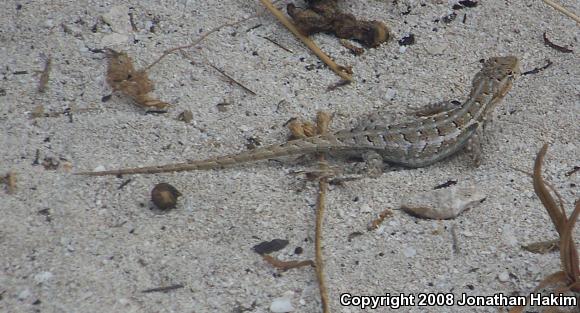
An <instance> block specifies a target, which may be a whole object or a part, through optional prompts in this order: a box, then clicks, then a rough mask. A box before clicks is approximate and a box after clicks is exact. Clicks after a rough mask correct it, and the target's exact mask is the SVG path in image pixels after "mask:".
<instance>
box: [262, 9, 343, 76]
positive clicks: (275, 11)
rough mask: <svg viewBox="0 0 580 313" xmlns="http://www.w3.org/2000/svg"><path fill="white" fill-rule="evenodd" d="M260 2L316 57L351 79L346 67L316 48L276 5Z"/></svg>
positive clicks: (337, 72)
mask: <svg viewBox="0 0 580 313" xmlns="http://www.w3.org/2000/svg"><path fill="white" fill-rule="evenodd" d="M260 2H262V4H263V5H264V6H265V7H266V8H267V9H268V11H270V12H271V13H272V14H273V15H274V17H276V19H278V21H280V23H282V25H284V26H285V27H286V28H288V30H289V31H291V32H292V33H293V34H294V36H296V37H298V39H300V41H302V42H303V43H304V44H305V45H306V46H307V47H308V48H310V50H312V52H313V53H314V54H316V56H318V58H320V60H322V62H324V63H325V64H326V65H328V67H330V69H331V70H332V71H333V72H335V73H336V74H337V75H338V76H340V77H342V78H343V79H346V80H348V81H352V80H353V79H352V76H351V74H352V71H351V70H349V69H348V68H347V67H344V66H341V65H338V64H336V63H335V62H334V61H333V60H332V59H331V58H330V57H329V56H327V55H326V54H325V53H324V52H322V50H320V48H318V46H317V45H316V43H314V41H312V39H310V38H308V37H306V36H304V35H303V34H302V32H301V31H300V30H299V29H298V28H297V27H296V26H295V25H294V23H292V22H291V21H290V20H289V19H288V18H287V17H286V16H285V15H284V14H283V13H282V12H280V10H278V9H277V8H276V7H274V5H272V2H270V0H260Z"/></svg>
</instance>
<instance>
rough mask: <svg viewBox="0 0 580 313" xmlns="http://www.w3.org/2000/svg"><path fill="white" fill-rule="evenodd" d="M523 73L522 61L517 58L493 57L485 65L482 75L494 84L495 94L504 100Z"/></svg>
mask: <svg viewBox="0 0 580 313" xmlns="http://www.w3.org/2000/svg"><path fill="white" fill-rule="evenodd" d="M520 73H521V71H520V61H519V60H518V58H517V57H515V56H505V57H493V58H490V59H488V60H487V61H485V63H484V64H483V69H482V74H483V75H484V76H486V79H487V80H488V81H489V82H490V83H492V84H493V93H494V94H495V95H496V97H497V98H500V99H501V98H503V96H505V95H506V94H507V93H508V91H509V90H510V89H511V88H512V85H513V81H514V80H515V79H516V77H517V76H518V75H519V74H520Z"/></svg>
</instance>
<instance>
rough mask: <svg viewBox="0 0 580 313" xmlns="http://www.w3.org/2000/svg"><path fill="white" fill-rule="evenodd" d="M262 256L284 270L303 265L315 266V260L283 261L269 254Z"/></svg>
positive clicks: (269, 262)
mask: <svg viewBox="0 0 580 313" xmlns="http://www.w3.org/2000/svg"><path fill="white" fill-rule="evenodd" d="M262 258H263V259H264V261H266V262H268V264H270V265H272V266H273V267H275V268H277V269H279V270H282V271H287V270H289V269H293V268H298V267H303V266H308V265H310V266H312V267H314V266H315V265H314V261H312V260H306V261H281V260H278V259H277V258H275V257H273V256H270V255H267V254H263V255H262Z"/></svg>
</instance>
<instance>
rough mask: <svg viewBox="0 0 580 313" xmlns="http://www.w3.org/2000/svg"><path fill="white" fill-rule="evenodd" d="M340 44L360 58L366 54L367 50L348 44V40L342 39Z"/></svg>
mask: <svg viewBox="0 0 580 313" xmlns="http://www.w3.org/2000/svg"><path fill="white" fill-rule="evenodd" d="M340 44H341V45H342V46H343V47H345V48H347V49H348V50H349V51H350V52H351V53H352V54H354V55H357V56H358V55H362V54H363V53H365V49H363V48H361V47H357V46H355V45H353V44H352V43H350V42H348V41H347V40H346V39H341V40H340Z"/></svg>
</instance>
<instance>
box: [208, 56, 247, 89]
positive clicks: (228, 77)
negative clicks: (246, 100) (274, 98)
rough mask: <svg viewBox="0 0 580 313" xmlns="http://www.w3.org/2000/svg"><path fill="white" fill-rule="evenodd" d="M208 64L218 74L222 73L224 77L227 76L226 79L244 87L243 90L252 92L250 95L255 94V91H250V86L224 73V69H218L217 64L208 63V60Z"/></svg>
mask: <svg viewBox="0 0 580 313" xmlns="http://www.w3.org/2000/svg"><path fill="white" fill-rule="evenodd" d="M208 64H209V66H211V67H212V68H213V69H214V70H216V71H218V72H219V73H220V74H222V75H223V76H224V77H226V78H227V79H228V80H229V81H230V82H231V83H234V84H236V85H238V86H240V87H241V88H242V89H244V90H245V91H247V92H248V93H250V94H252V95H254V96H255V95H256V93H255V92H253V91H252V90H251V89H250V88H248V87H246V86H244V85H242V84H241V83H240V82H238V81H237V80H235V79H233V78H232V77H231V76H230V75H228V74H226V72H224V71H222V70H220V69H219V68H217V66H215V65H213V64H211V63H209V62H208Z"/></svg>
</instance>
